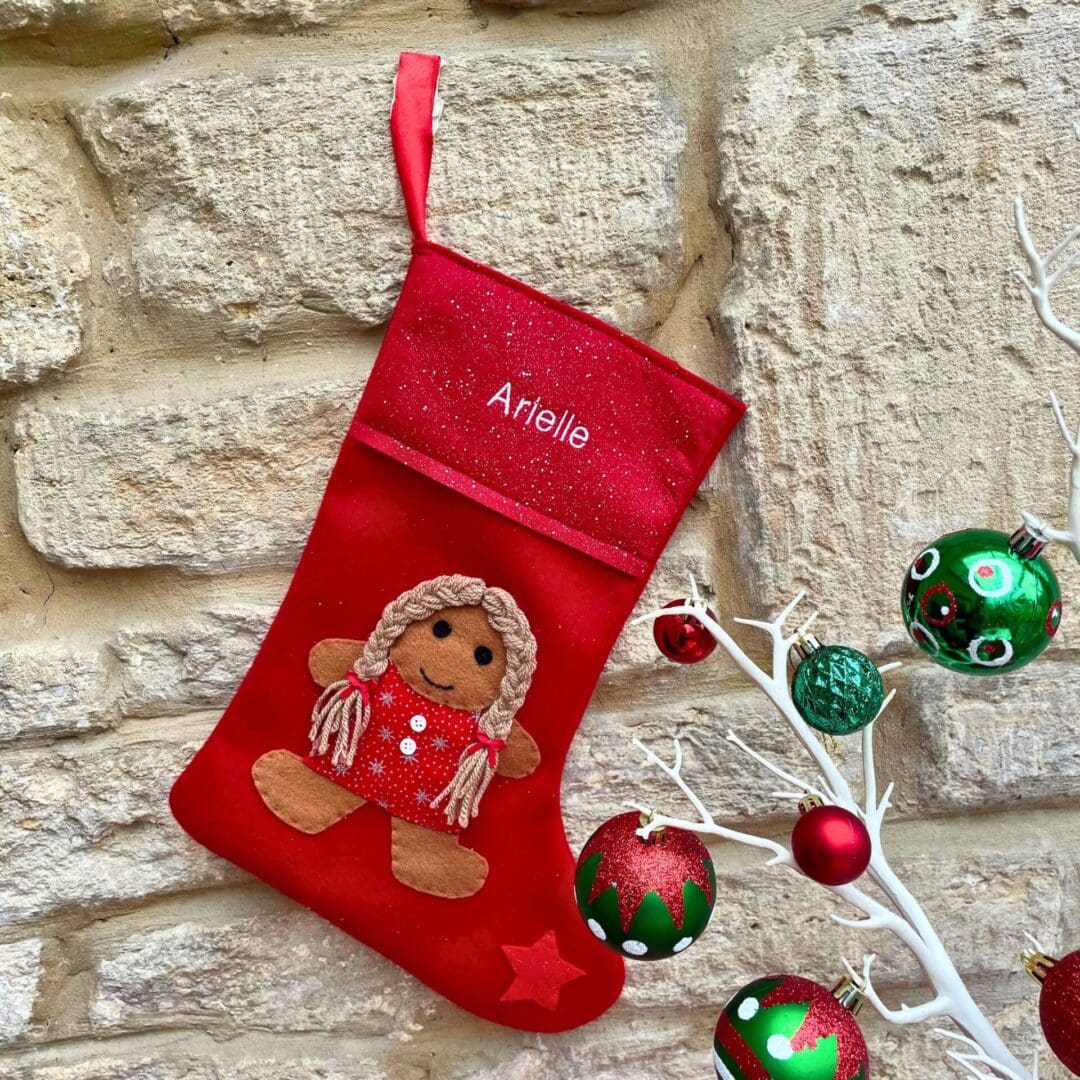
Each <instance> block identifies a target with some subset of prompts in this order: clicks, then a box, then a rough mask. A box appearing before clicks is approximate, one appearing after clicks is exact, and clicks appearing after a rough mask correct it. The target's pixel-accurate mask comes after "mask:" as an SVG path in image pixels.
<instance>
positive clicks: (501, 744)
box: [468, 731, 506, 769]
mask: <svg viewBox="0 0 1080 1080" xmlns="http://www.w3.org/2000/svg"><path fill="white" fill-rule="evenodd" d="M505 749H506V740H505V739H493V738H492V737H491V736H490V735H489V734H488V733H487V732H486V731H478V732H477V733H476V742H474V743H473V744H472V746H470V747H469V750H468V752H469V753H470V754H475V753H476V752H477V751H478V750H487V756H488V766H489V767H490V768H492V769H494V768H495V765H496V763H497V762H498V759H499V751H500V750H505Z"/></svg>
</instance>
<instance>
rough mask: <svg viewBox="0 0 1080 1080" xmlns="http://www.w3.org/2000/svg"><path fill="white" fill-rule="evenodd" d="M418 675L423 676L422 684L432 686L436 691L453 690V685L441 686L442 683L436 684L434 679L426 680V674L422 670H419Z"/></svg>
mask: <svg viewBox="0 0 1080 1080" xmlns="http://www.w3.org/2000/svg"><path fill="white" fill-rule="evenodd" d="M420 674H421V675H423V677H424V682H426V683H427V684H428V686H434V687H435V689H436V690H453V689H454V687H453V685H450V686H443V684H442V683H439V682H436V681H435V680H434V679H429V678H428V673H427V672H426V671H425V670H424V669H423V668H421V669H420Z"/></svg>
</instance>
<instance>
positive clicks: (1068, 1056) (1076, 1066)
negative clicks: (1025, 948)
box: [1024, 951, 1080, 1076]
mask: <svg viewBox="0 0 1080 1080" xmlns="http://www.w3.org/2000/svg"><path fill="white" fill-rule="evenodd" d="M1024 967H1026V968H1027V970H1028V973H1029V974H1030V975H1031V976H1032V978H1034V979H1035V980H1036V981H1037V982H1039V983H1041V984H1042V992H1041V993H1040V995H1039V1023H1040V1024H1041V1025H1042V1030H1043V1035H1044V1036H1046V1041H1047V1043H1049V1045H1050V1049H1051V1050H1053V1051H1054V1053H1055V1054H1056V1055H1057V1057H1058V1060H1059V1061H1060V1062H1061V1064H1062V1065H1064V1066H1065V1068H1067V1069H1068V1070H1069V1072H1071V1073H1072V1074H1073V1076H1080V951H1078V952H1074V953H1071V954H1070V955H1069V956H1066V957H1065V958H1064V959H1062V960H1052V959H1051V958H1050V957H1049V956H1045V955H1044V954H1043V953H1039V952H1030V953H1025V954H1024Z"/></svg>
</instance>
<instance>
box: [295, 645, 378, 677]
mask: <svg viewBox="0 0 1080 1080" xmlns="http://www.w3.org/2000/svg"><path fill="white" fill-rule="evenodd" d="M363 651H364V643H363V642H362V641H355V640H354V639H353V638H325V639H324V640H323V641H320V642H319V643H318V644H316V645H314V646H312V649H311V652H309V653H308V671H310V672H311V677H312V678H313V679H314V680H315V681H316V682H317V683H318V684H319V685H320V686H329V685H330V684H331V683H335V682H338V681H339V680H340V679H344V678H345V676H346V674H347V673H348V671H349V668H351V667H352V666H353V663H354V662H355V660H356V658H357V657H358V656H359V655H360V654H361V653H362V652H363Z"/></svg>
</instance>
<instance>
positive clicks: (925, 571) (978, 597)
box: [901, 529, 1061, 675]
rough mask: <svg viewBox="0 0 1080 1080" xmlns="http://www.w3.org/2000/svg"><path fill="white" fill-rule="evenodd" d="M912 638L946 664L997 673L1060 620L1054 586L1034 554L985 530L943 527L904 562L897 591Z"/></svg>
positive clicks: (1037, 644)
mask: <svg viewBox="0 0 1080 1080" xmlns="http://www.w3.org/2000/svg"><path fill="white" fill-rule="evenodd" d="M901 601H902V605H903V611H904V622H905V623H906V625H907V628H908V632H909V633H910V634H911V637H912V639H913V640H914V641H915V643H916V644H917V645H918V646H919V648H920V649H922V650H923V652H925V653H926V654H927V655H928V656H929V657H930V658H931V659H933V660H936V661H937V663H939V664H942V665H943V666H944V667H947V668H951V669H952V670H953V671H964V672H967V673H969V674H971V675H1001V674H1003V673H1005V672H1009V671H1015V670H1016V669H1017V668H1020V667H1023V666H1024V665H1025V664H1027V663H1030V662H1031V661H1032V660H1034V659H1035V657H1036V656H1038V655H1039V653H1041V652H1042V651H1043V649H1045V648H1046V646H1047V645H1049V644H1050V639H1051V638H1052V637H1053V636H1054V634H1056V633H1057V629H1058V625H1059V624H1060V622H1061V589H1060V588H1059V586H1058V581H1057V577H1056V576H1055V575H1054V571H1053V570H1052V569H1051V568H1050V564H1049V563H1048V562H1047V561H1046V560H1045V559H1044V558H1043V557H1042V556H1041V555H1035V556H1034V557H1033V558H1032V557H1025V556H1024V555H1022V554H1020V553H1019V552H1017V551H1016V550H1014V548H1013V547H1011V546H1010V538H1009V537H1008V536H1007V535H1006V534H1005V533H1001V532H995V531H993V530H991V529H964V530H963V531H961V532H954V533H949V535H948V536H943V537H942V538H941V539H940V540H937V541H935V542H934V543H933V544H931V545H930V546H929V547H927V548H925V549H924V550H923V551H922V552H921V553H920V554H919V556H918V557H917V558H916V559H915V561H914V562H913V563H912V564H911V567H910V568H909V569H908V572H907V576H906V577H905V578H904V588H903V593H902V596H901Z"/></svg>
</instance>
